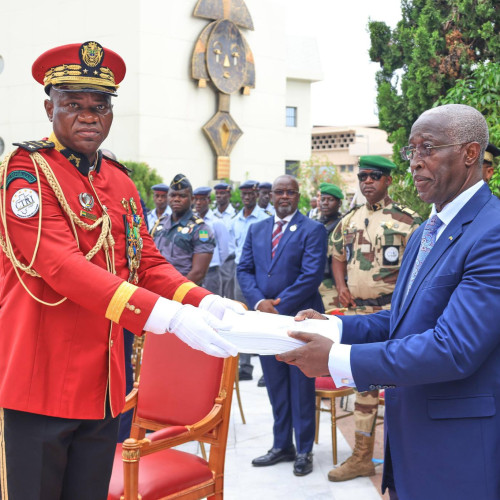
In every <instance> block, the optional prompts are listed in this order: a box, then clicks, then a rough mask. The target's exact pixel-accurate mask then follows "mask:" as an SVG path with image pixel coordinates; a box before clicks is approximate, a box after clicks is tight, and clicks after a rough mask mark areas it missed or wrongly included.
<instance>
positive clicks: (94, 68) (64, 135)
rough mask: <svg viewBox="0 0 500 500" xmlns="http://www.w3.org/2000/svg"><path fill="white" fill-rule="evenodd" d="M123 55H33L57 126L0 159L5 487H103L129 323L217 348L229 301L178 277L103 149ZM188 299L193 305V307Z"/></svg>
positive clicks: (6, 492)
mask: <svg viewBox="0 0 500 500" xmlns="http://www.w3.org/2000/svg"><path fill="white" fill-rule="evenodd" d="M124 75H125V63H124V62H123V60H122V59H121V57H120V56H119V55H118V54H116V53H114V52H113V51H111V50H109V49H105V48H103V47H102V46H100V45H99V44H98V43H96V42H87V43H85V44H82V45H80V44H74V45H65V46H62V47H57V48H55V49H52V50H50V51H48V52H46V53H44V54H42V55H41V56H40V57H39V58H38V59H37V61H35V63H34V65H33V76H34V78H35V79H36V80H37V81H38V82H40V83H42V84H43V85H44V87H45V91H46V92H47V94H48V95H49V96H50V98H49V99H47V100H46V101H45V109H46V112H47V116H48V118H49V120H50V121H51V122H52V123H53V133H52V135H51V136H50V137H49V139H48V140H44V141H35V142H25V143H19V144H16V145H17V146H19V147H18V149H16V150H15V151H14V152H13V153H12V154H11V155H8V156H7V157H6V159H5V160H4V162H3V163H2V166H1V167H0V186H1V189H0V226H1V232H0V244H1V247H2V250H3V251H2V252H0V283H1V285H0V323H1V324H2V335H1V336H0V373H1V374H2V376H1V377H0V407H1V408H2V410H1V417H2V418H1V420H0V437H1V441H2V443H1V444H2V446H1V447H0V452H1V453H0V466H1V467H0V469H1V470H0V473H1V474H0V477H1V478H2V498H3V499H4V500H6V499H7V498H10V500H30V499H37V500H39V499H51V500H52V499H58V498H61V499H71V500H75V499H77V500H78V499H82V500H83V499H102V498H106V495H107V488H108V483H109V477H110V474H111V468H112V462H113V454H114V448H115V443H116V436H117V430H118V416H119V414H120V411H121V409H122V408H123V404H124V396H125V376H124V364H123V333H122V328H123V327H125V328H127V329H128V330H130V331H132V332H133V333H135V334H137V335H141V334H142V333H143V332H144V331H151V332H153V333H157V334H162V333H165V332H172V333H175V335H177V336H178V337H179V338H181V339H182V340H183V341H185V342H186V343H187V344H189V345H190V346H192V347H193V348H195V349H201V350H203V351H205V352H207V353H209V354H212V355H216V356H229V355H236V349H235V348H234V346H232V345H231V344H229V343H227V342H226V341H225V340H224V339H222V338H221V337H220V336H219V335H218V333H217V332H216V330H215V329H216V328H217V327H219V326H220V321H219V319H220V318H221V317H222V315H223V312H224V310H225V309H226V308H231V309H233V310H236V311H237V312H238V311H241V312H242V310H243V309H242V307H241V305H240V304H237V303H236V302H233V301H230V300H228V299H223V298H222V297H218V296H216V295H212V294H210V292H208V291H207V290H204V289H203V288H201V287H198V286H196V285H195V284H194V283H192V282H190V281H188V280H186V279H185V278H184V277H183V276H182V275H180V274H179V273H178V272H177V271H176V270H175V269H174V268H173V267H172V266H171V265H170V264H168V263H167V262H166V261H165V259H164V258H163V257H162V256H161V255H160V254H159V253H158V251H157V250H156V247H155V245H154V243H153V241H152V239H151V238H150V236H149V235H148V232H147V228H146V224H145V222H144V216H143V213H142V210H141V208H140V201H139V195H138V193H137V190H136V188H135V186H134V185H133V183H132V181H131V180H130V179H129V177H128V175H127V172H126V169H125V167H123V166H122V165H120V164H119V163H117V162H115V161H113V160H111V159H110V158H107V157H106V156H103V155H102V153H101V152H100V151H99V147H100V145H101V143H102V142H103V141H104V139H105V138H106V136H107V135H108V132H109V129H110V126H111V123H112V120H113V110H112V105H111V96H112V95H116V94H115V92H116V89H117V87H118V83H119V82H120V81H121V80H122V79H123V77H124ZM193 306H198V307H197V308H196V307H193Z"/></svg>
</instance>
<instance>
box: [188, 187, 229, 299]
mask: <svg viewBox="0 0 500 500" xmlns="http://www.w3.org/2000/svg"><path fill="white" fill-rule="evenodd" d="M211 191H212V189H211V188H209V187H208V186H202V187H198V188H196V189H195V190H194V192H193V195H194V209H195V212H196V214H197V215H199V216H200V217H201V218H202V219H203V220H204V221H205V222H206V223H207V224H208V225H209V226H210V227H211V228H212V231H213V233H214V237H215V249H214V254H213V256H212V260H211V261H210V265H209V266H208V271H207V274H206V276H205V279H204V280H203V287H204V288H206V289H207V290H210V291H211V292H214V293H217V294H218V295H220V294H221V293H222V280H221V275H220V268H221V266H222V264H223V263H224V262H225V261H226V259H227V258H228V257H229V253H230V252H229V241H230V237H229V230H228V229H227V227H226V225H225V224H224V222H222V220H221V219H219V218H218V217H216V216H215V214H214V213H213V211H212V209H211V208H210V206H209V205H210V193H211Z"/></svg>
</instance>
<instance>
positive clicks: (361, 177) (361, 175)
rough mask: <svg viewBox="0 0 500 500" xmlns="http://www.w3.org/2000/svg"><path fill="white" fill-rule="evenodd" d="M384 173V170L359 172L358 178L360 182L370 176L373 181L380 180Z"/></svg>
mask: <svg viewBox="0 0 500 500" xmlns="http://www.w3.org/2000/svg"><path fill="white" fill-rule="evenodd" d="M383 175H384V174H383V173H382V172H361V173H359V174H358V179H359V180H360V182H365V181H366V179H368V177H369V178H370V179H371V180H372V181H379V180H380V179H382V176H383Z"/></svg>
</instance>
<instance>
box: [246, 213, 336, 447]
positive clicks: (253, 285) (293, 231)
mask: <svg viewBox="0 0 500 500" xmlns="http://www.w3.org/2000/svg"><path fill="white" fill-rule="evenodd" d="M274 223H275V218H274V217H269V218H268V219H266V220H263V221H260V222H257V223H255V224H253V225H252V226H251V227H250V228H249V230H248V235H247V238H246V241H245V245H244V247H243V253H242V256H241V259H240V263H239V264H238V269H237V276H238V281H239V282H240V285H241V289H242V290H243V293H244V295H245V297H246V299H247V301H248V306H249V309H251V310H252V309H254V308H255V306H256V304H257V303H258V302H259V301H260V300H262V299H270V298H272V299H275V298H280V299H281V301H280V303H279V304H278V305H276V306H275V308H276V309H277V311H278V312H279V314H285V315H292V316H293V315H295V314H296V313H297V312H298V311H300V310H302V309H307V308H314V309H316V310H318V311H319V310H321V311H323V303H322V300H321V296H320V294H319V292H318V287H319V285H320V284H321V280H322V278H323V270H324V267H325V261H326V246H327V242H326V230H325V228H324V226H323V225H322V224H320V223H318V222H316V221H313V220H311V219H308V218H307V217H305V216H304V215H302V214H301V213H300V212H295V215H294V216H293V217H292V219H291V221H290V222H289V223H288V224H287V225H286V226H285V230H284V233H283V236H282V238H281V241H280V243H279V245H278V248H277V251H276V254H275V256H274V258H271V235H272V233H273V226H274ZM261 362H262V369H263V372H264V378H265V381H266V387H267V390H268V394H269V399H270V400H271V405H272V408H273V415H274V428H273V432H274V445H273V447H274V448H278V449H287V448H290V447H292V446H293V439H292V434H293V431H295V440H296V445H297V452H298V453H308V452H310V451H311V450H312V446H313V441H314V431H315V420H314V416H315V404H314V403H315V399H314V379H312V378H307V377H306V376H305V375H303V374H302V373H301V372H300V370H299V369H298V368H296V367H295V366H289V365H286V364H285V363H282V362H279V361H277V360H276V358H275V357H274V356H261Z"/></svg>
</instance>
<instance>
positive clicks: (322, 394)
mask: <svg viewBox="0 0 500 500" xmlns="http://www.w3.org/2000/svg"><path fill="white" fill-rule="evenodd" d="M350 394H354V389H353V388H352V387H339V388H337V386H336V385H335V384H334V382H333V379H332V377H317V378H316V436H315V442H316V444H318V434H319V415H320V412H322V411H326V412H328V413H331V416H332V454H333V465H336V464H337V420H340V419H341V418H345V417H350V416H351V415H352V414H353V413H354V412H352V411H347V412H345V413H343V414H342V415H340V416H337V409H336V406H335V399H336V398H342V397H345V396H349V395H350ZM322 399H328V400H329V402H330V407H329V408H322V407H321V400H322Z"/></svg>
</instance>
